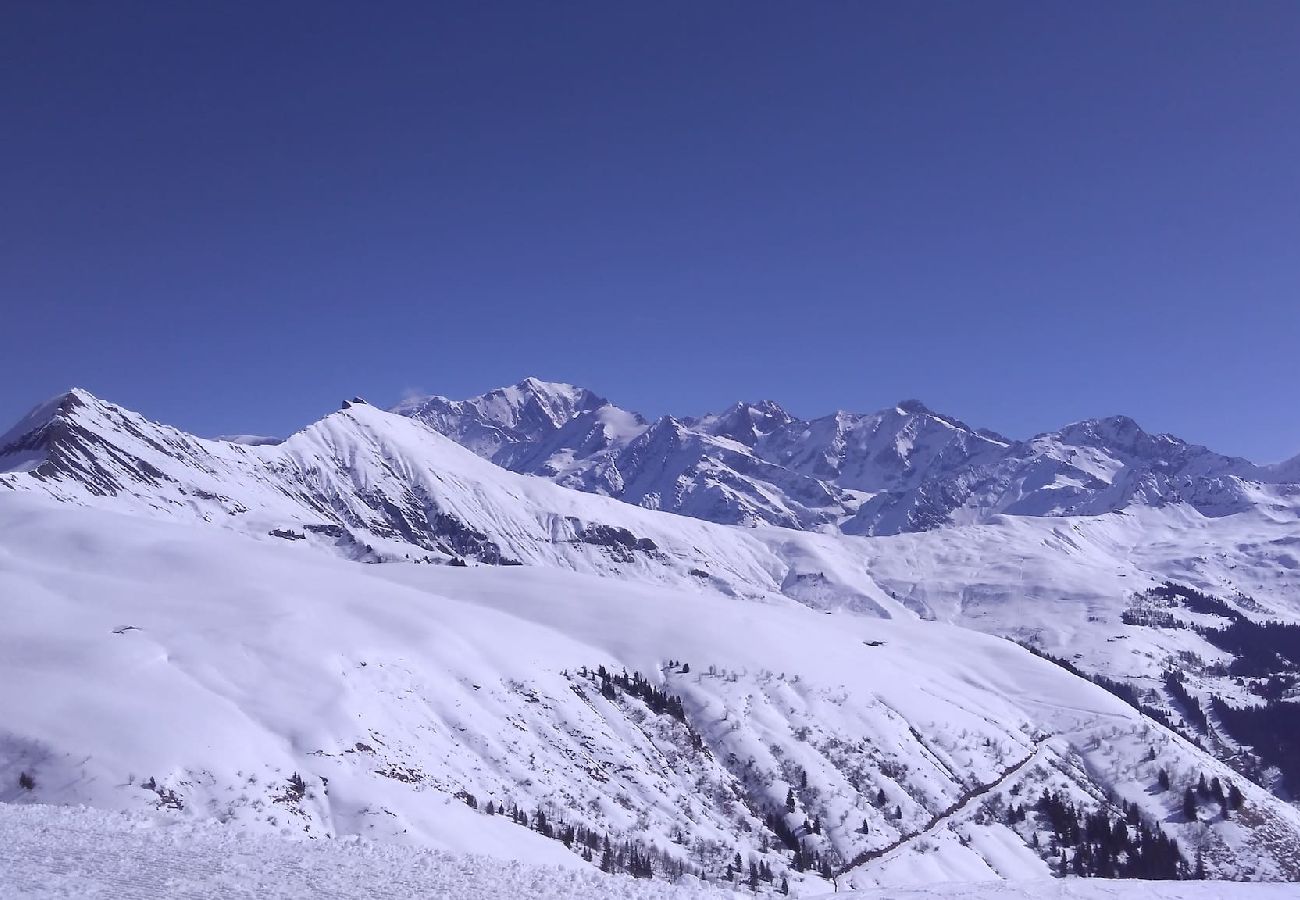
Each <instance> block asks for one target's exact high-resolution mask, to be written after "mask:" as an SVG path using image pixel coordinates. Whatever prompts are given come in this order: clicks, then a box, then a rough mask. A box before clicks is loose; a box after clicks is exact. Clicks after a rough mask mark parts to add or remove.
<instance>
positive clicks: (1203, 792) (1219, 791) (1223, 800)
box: [1160, 770, 1246, 822]
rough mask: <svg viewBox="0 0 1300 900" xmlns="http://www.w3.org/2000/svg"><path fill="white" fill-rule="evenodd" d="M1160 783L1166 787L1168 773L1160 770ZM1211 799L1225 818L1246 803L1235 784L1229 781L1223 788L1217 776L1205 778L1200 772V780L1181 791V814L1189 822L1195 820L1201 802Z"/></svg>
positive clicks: (1198, 815)
mask: <svg viewBox="0 0 1300 900" xmlns="http://www.w3.org/2000/svg"><path fill="white" fill-rule="evenodd" d="M1160 776H1161V777H1160V784H1161V786H1162V787H1165V788H1168V785H1169V773H1167V772H1165V771H1164V770H1161V772H1160ZM1211 799H1213V800H1214V801H1215V802H1216V803H1218V804H1219V811H1220V812H1221V813H1222V814H1223V816H1224V817H1225V818H1226V817H1227V815H1228V813H1229V812H1235V811H1236V810H1239V809H1241V807H1242V806H1244V805H1245V803H1246V798H1245V797H1243V796H1242V793H1241V788H1239V787H1237V785H1236V784H1234V783H1232V782H1229V783H1228V789H1227V790H1226V791H1225V790H1224V789H1223V782H1221V781H1220V780H1219V779H1218V778H1211V779H1210V780H1209V781H1206V780H1205V773H1204V772H1202V773H1201V778H1200V780H1199V781H1198V782H1197V783H1196V787H1195V788H1191V787H1189V788H1188V789H1187V790H1185V791H1184V792H1183V815H1184V816H1185V817H1186V818H1187V821H1189V822H1195V821H1196V820H1197V819H1199V818H1200V817H1201V815H1200V810H1201V803H1203V802H1205V801H1208V800H1211Z"/></svg>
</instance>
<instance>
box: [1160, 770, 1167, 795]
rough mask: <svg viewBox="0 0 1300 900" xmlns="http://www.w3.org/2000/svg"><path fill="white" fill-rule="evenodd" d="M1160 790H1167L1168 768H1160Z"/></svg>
mask: <svg viewBox="0 0 1300 900" xmlns="http://www.w3.org/2000/svg"><path fill="white" fill-rule="evenodd" d="M1160 790H1162V791H1167V790H1169V770H1168V769H1161V770H1160Z"/></svg>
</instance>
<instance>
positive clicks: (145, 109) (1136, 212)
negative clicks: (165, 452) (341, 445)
mask: <svg viewBox="0 0 1300 900" xmlns="http://www.w3.org/2000/svg"><path fill="white" fill-rule="evenodd" d="M1297 47H1300V6H1297V5H1296V4H1294V3H1290V2H1286V3H1282V2H1255V3H1250V4H1226V3H1219V4H1201V3H1194V2H1171V3H1166V2H1143V3H1140V4H1120V3H1107V4H1075V3H1027V4H1012V3H977V4H975V3H964V2H962V3H924V4H904V3H897V4H884V3H865V2H864V3H831V2H825V3H814V4H793V3H790V4H767V3H751V2H735V3H728V2H710V3H703V4H701V3H694V2H691V3H666V4H619V3H614V4H610V3H591V4H583V3H559V4H552V3H520V4H508V3H489V4H476V3H413V4H410V5H406V6H404V5H402V4H398V3H391V4H351V3H348V4H343V3H331V2H312V3H302V4H294V3H276V4H260V3H182V4H174V3H162V2H158V3H149V2H140V3H130V4H108V3H100V4H74V3H65V2H52V3H11V4H6V5H5V7H4V9H3V11H2V12H0V67H2V68H3V72H4V75H3V77H0V121H3V129H4V139H3V140H0V173H3V175H2V176H0V177H3V180H4V192H3V195H4V204H3V207H2V208H0V418H3V419H4V420H6V421H8V420H12V419H15V418H17V416H18V415H19V414H21V412H22V411H23V410H25V409H26V408H27V407H29V406H31V405H32V404H34V403H35V402H37V401H38V400H40V399H42V398H43V397H45V396H48V395H52V394H54V393H57V392H58V391H60V390H62V389H63V388H65V387H68V386H71V385H74V384H75V385H80V386H84V387H86V388H89V389H90V390H92V391H93V392H95V393H97V394H100V395H102V396H105V397H108V398H110V399H113V400H115V401H117V402H119V403H122V404H124V405H127V406H130V407H133V408H136V409H139V410H141V411H142V412H144V413H146V414H148V415H150V416H152V417H154V418H158V419H162V420H164V421H168V422H170V423H173V424H177V425H180V426H182V427H185V428H188V429H191V430H195V431H197V432H199V433H205V434H216V433H223V432H235V431H240V432H262V433H284V432H287V431H290V430H293V429H294V428H297V427H300V426H301V425H303V424H305V423H306V422H307V421H309V420H311V419H312V418H315V417H316V416H318V415H320V414H323V413H324V412H327V411H328V410H330V409H332V408H334V407H335V405H336V403H337V401H338V400H339V399H341V398H342V397H345V396H351V395H353V394H357V393H360V394H363V395H365V396H368V397H369V398H370V399H372V401H375V402H394V401H396V400H397V399H398V398H399V397H400V396H401V395H402V394H403V393H404V392H406V391H408V390H423V391H431V392H438V393H444V394H448V395H451V396H465V395H468V394H472V393H478V392H481V391H483V390H486V389H488V388H491V387H494V386H498V385H502V384H507V383H510V382H513V381H517V380H518V379H520V378H521V377H523V376H525V375H530V374H531V375H537V376H539V377H542V378H547V379H553V380H567V381H573V382H577V383H580V384H585V385H587V386H589V387H592V388H593V389H595V390H597V391H599V392H601V393H603V394H605V395H607V396H610V397H612V398H613V399H615V400H616V401H618V402H620V403H621V404H622V405H625V406H629V407H632V408H635V409H639V410H641V411H643V412H646V413H650V414H656V413H662V412H670V411H671V412H678V413H683V414H689V413H699V412H703V411H705V410H707V409H713V408H719V407H722V406H725V405H726V404H728V403H730V402H732V401H734V400H736V399H740V398H747V399H758V398H765V397H770V398H774V399H777V400H779V401H781V402H782V403H783V404H785V405H786V406H787V407H788V408H790V409H791V410H792V411H794V412H795V413H797V414H800V415H806V416H811V415H817V414H821V413H825V412H829V411H831V410H833V409H835V408H848V409H858V410H870V409H876V408H880V407H882V406H886V405H889V404H891V403H893V402H895V401H896V400H899V399H902V398H905V397H919V398H921V399H923V400H924V401H925V402H926V403H928V404H929V405H930V406H932V407H934V408H937V409H941V410H944V411H946V412H949V413H951V414H953V415H957V416H959V417H961V418H963V419H965V420H967V421H969V422H971V423H972V424H976V425H982V426H986V427H991V428H994V429H997V430H999V431H1002V432H1005V433H1008V434H1011V435H1015V436H1027V435H1029V434H1032V433H1034V432H1037V431H1042V430H1046V429H1049V428H1054V427H1057V426H1059V425H1061V424H1064V423H1065V422H1067V421H1070V420H1074V419H1079V418H1084V417H1087V416H1094V415H1106V414H1110V413H1115V412H1124V413H1127V414H1129V415H1132V416H1134V417H1135V418H1137V419H1138V420H1139V421H1140V422H1142V423H1143V424H1144V425H1145V426H1146V427H1148V428H1149V429H1152V430H1168V431H1173V432H1175V433H1178V434H1180V435H1182V436H1184V437H1186V438H1189V439H1192V440H1196V441H1199V442H1203V443H1207V444H1209V445H1211V446H1214V447H1215V448H1216V449H1220V450H1224V451H1227V452H1232V453H1239V454H1242V455H1246V456H1250V457H1252V458H1255V459H1258V460H1260V461H1269V460H1273V459H1279V458H1282V457H1285V456H1290V455H1292V454H1294V453H1296V452H1300V414H1297V409H1296V404H1295V402H1294V391H1295V386H1296V385H1297V383H1300V352H1298V351H1300V303H1298V302H1297V300H1298V299H1300V165H1297V160H1300V112H1297V111H1298V110H1300V54H1297V53H1296V48H1297Z"/></svg>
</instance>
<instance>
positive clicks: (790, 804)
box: [785, 788, 794, 813]
mask: <svg viewBox="0 0 1300 900" xmlns="http://www.w3.org/2000/svg"><path fill="white" fill-rule="evenodd" d="M785 811H786V812H788V813H792V812H794V788H790V789H789V790H788V791H786V793H785Z"/></svg>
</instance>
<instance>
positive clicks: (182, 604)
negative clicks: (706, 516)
mask: <svg viewBox="0 0 1300 900" xmlns="http://www.w3.org/2000/svg"><path fill="white" fill-rule="evenodd" d="M0 595H3V596H4V597H5V598H6V625H5V628H4V629H3V631H0V708H2V709H3V710H4V713H5V714H4V717H3V720H2V721H0V800H3V801H8V802H15V801H19V802H22V801H38V802H45V803H88V804H91V805H95V806H99V807H105V808H117V809H127V810H137V811H139V810H153V809H157V810H163V811H165V812H167V814H168V815H172V816H178V817H182V818H216V819H220V820H222V821H225V822H227V823H230V824H232V825H238V826H239V827H242V828H244V829H245V830H248V831H250V832H271V833H281V834H285V835H294V836H299V837H312V836H317V837H320V836H342V835H349V834H359V835H366V836H370V837H376V838H384V839H392V840H399V841H404V842H412V843H416V844H421V845H426V846H434V847H443V848H451V849H458V850H472V851H477V852H486V853H489V854H493V853H495V854H498V855H504V856H507V857H510V858H531V859H534V860H538V861H550V860H554V859H556V858H558V857H560V856H562V855H565V854H568V856H567V857H565V858H567V859H568V860H569V861H570V862H573V863H577V864H581V856H580V855H579V854H578V853H577V851H579V850H581V849H582V846H583V835H585V834H587V833H590V834H591V835H592V842H593V844H594V845H595V846H594V854H593V855H594V857H595V858H594V860H593V861H594V862H599V857H600V856H601V853H602V848H603V842H604V840H605V839H606V838H608V839H609V840H610V841H611V842H612V844H613V846H614V847H615V848H619V847H624V846H626V845H628V844H629V842H630V843H632V844H633V845H634V846H636V847H637V848H638V850H637V852H638V853H642V854H645V855H646V856H648V857H649V858H650V859H651V860H652V864H653V867H654V869H655V871H657V872H659V873H661V874H666V873H671V872H672V871H673V870H674V867H677V866H681V867H686V868H690V869H698V870H700V871H702V872H703V873H704V874H706V875H708V876H709V877H710V878H714V879H717V878H720V877H724V876H725V874H726V867H727V864H728V862H730V861H732V860H733V859H734V857H735V855H736V854H740V855H741V859H742V862H743V863H744V864H745V865H748V863H749V862H750V861H753V862H754V863H755V864H756V865H758V864H761V865H762V866H764V867H766V868H767V869H769V870H770V871H772V872H773V873H774V877H775V878H776V879H778V880H779V878H781V877H784V878H788V879H789V880H790V881H791V882H792V883H793V884H794V885H795V886H796V887H798V888H799V889H800V890H804V891H808V890H812V889H814V888H816V887H817V884H818V883H819V879H818V878H817V877H816V876H815V875H814V874H812V873H807V872H799V871H796V870H795V869H796V858H795V854H794V853H793V851H792V850H791V849H790V848H789V846H788V845H787V844H786V841H787V840H789V841H794V842H797V843H798V844H799V845H800V847H801V848H802V849H801V852H802V853H803V854H804V858H805V860H807V861H808V863H807V864H809V865H811V866H812V867H813V868H814V870H815V869H817V868H819V867H823V866H824V867H825V869H826V870H827V871H830V872H843V875H842V877H841V878H840V883H841V884H857V885H861V886H867V885H873V884H901V883H923V882H927V881H933V880H944V879H947V880H952V879H961V880H970V879H978V878H999V877H1022V878H1023V877H1043V876H1045V875H1047V874H1048V873H1049V871H1050V870H1049V867H1048V865H1047V862H1046V861H1045V860H1044V858H1043V855H1045V854H1046V849H1045V848H1046V847H1047V845H1048V841H1047V838H1046V837H1045V836H1043V835H1042V834H1040V832H1041V831H1042V829H1043V827H1044V826H1043V825H1042V823H1041V822H1040V821H1039V820H1038V819H1037V818H1036V817H1035V816H1033V815H1031V816H1030V817H1029V818H1028V819H1014V818H1008V815H1007V810H1008V809H1010V808H1011V807H1012V806H1015V805H1016V804H1018V803H1029V804H1031V805H1032V803H1033V801H1034V799H1035V798H1036V797H1038V796H1039V795H1040V794H1041V793H1042V792H1043V791H1044V790H1051V791H1053V792H1060V794H1061V796H1063V797H1067V798H1069V800H1070V802H1072V803H1074V804H1076V805H1077V806H1078V807H1079V808H1080V809H1085V810H1103V811H1108V812H1109V813H1110V814H1112V815H1116V816H1118V815H1120V814H1121V805H1122V804H1131V805H1132V808H1133V810H1134V811H1133V812H1132V813H1131V815H1133V816H1134V817H1135V820H1140V821H1143V822H1146V823H1148V825H1149V827H1156V825H1159V826H1160V827H1162V828H1163V829H1164V830H1165V831H1166V832H1167V833H1168V834H1169V835H1170V836H1174V837H1177V838H1178V839H1179V841H1180V842H1181V843H1182V845H1183V846H1184V847H1185V848H1191V847H1193V846H1196V847H1199V848H1200V849H1201V852H1202V855H1203V857H1204V859H1205V863H1206V866H1207V870H1208V871H1209V872H1210V873H1212V874H1213V873H1218V874H1224V875H1234V876H1238V877H1241V876H1245V875H1247V874H1251V875H1253V876H1255V877H1262V878H1296V877H1300V872H1297V871H1296V869H1295V865H1296V860H1297V858H1300V856H1298V854H1300V813H1298V812H1297V811H1296V810H1295V809H1293V808H1292V807H1290V806H1289V805H1287V804H1285V803H1283V802H1281V801H1279V800H1277V799H1276V798H1275V797H1273V796H1272V795H1270V794H1269V793H1267V792H1266V791H1264V790H1262V789H1260V788H1257V787H1255V786H1254V785H1251V784H1250V783H1248V782H1246V781H1245V780H1244V779H1241V778H1239V777H1238V776H1236V775H1235V774H1234V773H1233V772H1232V771H1231V770H1230V769H1228V768H1227V767H1226V766H1224V765H1222V764H1221V763H1218V762H1217V761H1215V760H1213V759H1211V758H1210V757H1209V756H1208V755H1207V754H1205V753H1203V752H1202V751H1200V750H1198V749H1196V748H1195V747H1193V746H1191V745H1190V744H1188V743H1187V742H1186V741H1183V740H1182V739H1180V738H1178V737H1176V736H1175V735H1173V734H1171V733H1170V732H1168V731H1166V730H1165V729H1163V728H1161V727H1160V726H1158V725H1156V724H1154V723H1152V722H1151V721H1149V720H1146V719H1144V718H1143V717H1142V716H1141V715H1140V714H1138V713H1137V712H1136V711H1135V710H1133V709H1132V708H1131V707H1129V706H1127V705H1126V704H1124V703H1122V702H1120V701H1119V700H1117V699H1116V698H1115V697H1113V696H1112V695H1111V694H1109V693H1106V692H1105V691H1103V690H1101V689H1100V688H1097V687H1095V686H1093V685H1091V684H1089V683H1088V682H1086V681H1084V680H1082V679H1079V678H1076V677H1074V676H1072V675H1070V674H1069V673H1067V672H1065V671H1064V670H1062V669H1060V668H1058V667H1056V666H1054V665H1052V664H1050V663H1048V662H1045V661H1043V660H1040V659H1037V658H1035V657H1033V656H1031V655H1030V654H1028V653H1027V652H1026V651H1024V650H1021V649H1020V648H1018V647H1017V646H1015V645H1014V644H1011V643H1010V642H1007V641H1004V640H1000V639H996V638H992V637H987V636H984V635H981V634H978V633H976V632H972V631H969V630H967V629H963V628H958V627H953V626H950V625H945V624H941V623H937V622H927V621H922V620H918V619H914V618H910V617H905V616H898V617H895V618H894V619H880V618H873V617H864V616H859V615H855V614H852V613H848V612H841V613H835V614H829V615H828V614H826V613H823V612H819V611H817V610H814V609H811V608H809V607H807V606H803V605H801V604H798V603H795V602H793V601H791V600H788V599H784V598H782V597H780V596H777V595H770V596H768V597H767V598H766V600H765V601H764V600H762V599H758V598H739V597H728V596H724V595H722V594H720V593H717V592H710V591H702V590H698V589H697V590H692V591H686V590H681V589H677V588H671V587H662V586H652V585H643V584H633V583H629V582H616V581H614V580H611V579H609V578H597V577H593V576H591V575H584V574H579V573H572V572H561V571H558V570H555V569H542V568H525V567H469V568H456V567H446V566H426V565H415V564H407V563H392V564H388V565H382V566H360V565H356V564H354V563H351V562H348V561H346V560H341V559H336V558H331V557H330V556H328V555H325V554H321V553H319V552H316V551H315V550H313V548H311V547H308V546H305V545H303V543H302V542H292V543H286V542H282V541H278V540H276V539H273V538H266V537H263V538H260V539H259V538H255V537H250V536H247V535H242V534H238V533H234V532H232V531H229V530H226V529H217V528H211V527H204V526H202V525H200V524H198V523H195V522H174V521H161V520H157V519H152V518H146V517H141V516H124V515H119V514H115V513H109V512H106V511H102V510H96V509H91V508H83V507H77V506H73V505H69V504H59V503H55V502H52V501H51V500H50V499H49V498H47V497H41V496H36V495H33V496H24V495H20V494H10V495H7V496H5V497H4V498H3V500H2V501H0ZM601 666H603V667H605V669H606V671H607V672H609V673H611V674H612V675H613V676H616V677H615V678H613V679H611V680H605V679H602V677H600V676H599V675H598V674H597V669H598V667H601ZM624 671H626V672H627V673H629V674H628V679H627V680H626V681H624V680H621V679H622V678H623V675H622V673H623V672H624ZM638 675H639V676H641V677H643V678H644V679H645V680H644V681H641V680H639V679H638V677H637V676H638ZM660 692H662V693H660ZM672 698H680V705H678V701H677V700H674V699H672ZM1161 769H1164V770H1166V771H1167V773H1169V774H1170V776H1171V778H1172V780H1173V785H1172V787H1171V789H1169V790H1161V789H1160V787H1159V786H1158V785H1157V784H1156V782H1157V775H1158V772H1159V770H1161ZM1202 772H1204V773H1207V774H1209V775H1211V776H1213V777H1217V778H1220V779H1222V780H1224V781H1225V782H1231V783H1233V784H1239V786H1240V789H1241V790H1242V791H1243V794H1244V796H1245V798H1246V804H1245V808H1244V809H1242V810H1240V811H1238V812H1234V813H1232V814H1231V815H1230V816H1222V817H1221V816H1213V817H1211V816H1207V817H1205V818H1204V819H1203V820H1197V821H1187V820H1185V819H1183V818H1182V817H1181V814H1180V812H1179V809H1180V798H1181V794H1180V793H1179V789H1180V788H1181V787H1182V786H1183V785H1184V784H1187V783H1190V781H1192V780H1194V779H1195V778H1196V777H1197V776H1198V775H1199V774H1200V773H1202ZM23 776H27V777H26V778H25V779H24V777H23ZM489 803H491V804H492V805H493V807H501V806H505V807H506V808H507V809H508V810H512V811H513V810H514V809H515V808H516V807H518V808H519V809H520V810H522V811H524V815H525V817H526V820H527V826H528V827H525V826H524V825H522V824H518V823H517V821H515V820H512V818H511V817H510V816H506V815H500V814H497V815H489V814H488V812H487V810H488V804H489ZM539 810H540V811H541V813H542V814H543V815H544V817H545V822H546V823H547V824H546V825H545V826H543V825H542V824H541V822H540V821H539V820H538V818H537V813H538V811H539ZM568 828H576V829H582V830H581V831H579V832H578V837H577V839H576V840H575V842H574V845H573V846H574V850H573V851H569V850H564V849H563V844H562V843H561V842H559V841H558V840H551V841H547V840H545V838H544V837H542V836H540V835H543V834H544V833H545V832H546V830H547V829H549V830H550V833H551V834H552V835H555V836H556V837H559V836H563V835H564V834H565V833H566V829H568ZM1035 843H1037V844H1038V849H1037V850H1035V849H1034V848H1033V846H1032V845H1033V844H1035ZM1040 852H1041V853H1042V854H1043V855H1040ZM1189 862H1190V860H1189ZM742 868H743V866H742ZM742 877H743V875H742Z"/></svg>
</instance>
